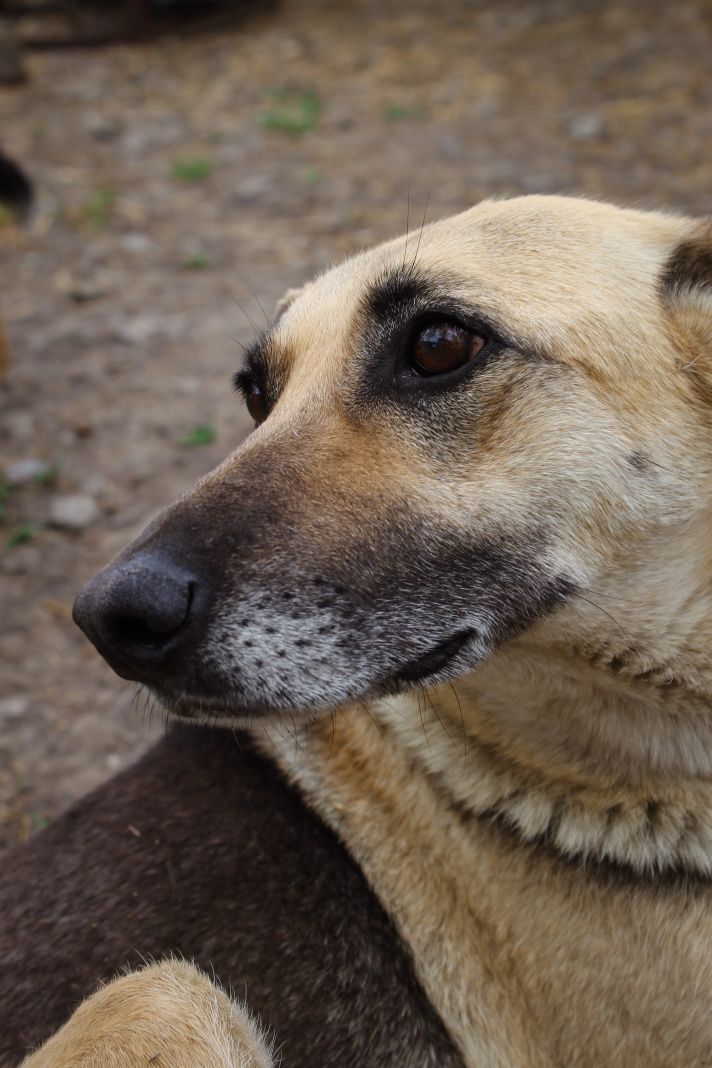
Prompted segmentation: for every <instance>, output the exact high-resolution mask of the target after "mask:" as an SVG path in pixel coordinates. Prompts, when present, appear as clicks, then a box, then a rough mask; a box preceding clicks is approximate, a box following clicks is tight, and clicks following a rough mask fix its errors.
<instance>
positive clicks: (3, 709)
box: [0, 693, 30, 720]
mask: <svg viewBox="0 0 712 1068" xmlns="http://www.w3.org/2000/svg"><path fill="white" fill-rule="evenodd" d="M29 707H30V699H29V697H25V696H24V695H23V694H21V693H18V694H13V695H12V696H11V697H3V698H0V720H2V719H20V717H21V716H24V714H25V712H26V711H27V709H28V708H29Z"/></svg>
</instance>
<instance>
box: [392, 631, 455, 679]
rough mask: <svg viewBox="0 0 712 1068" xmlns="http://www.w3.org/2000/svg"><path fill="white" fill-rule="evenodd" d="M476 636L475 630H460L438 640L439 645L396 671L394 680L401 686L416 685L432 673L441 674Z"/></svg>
mask: <svg viewBox="0 0 712 1068" xmlns="http://www.w3.org/2000/svg"><path fill="white" fill-rule="evenodd" d="M474 637H475V631H474V630H461V631H458V632H457V633H456V634H453V635H451V637H449V638H446V639H445V640H444V641H442V642H438V644H437V645H433V646H432V647H431V648H430V649H428V650H427V651H426V652H425V653H422V654H421V655H420V656H418V657H416V658H415V659H414V660H409V661H408V662H407V663H406V664H405V665H404V666H403V667H402V668H400V670H399V671H397V672H396V674H395V675H394V676H393V681H394V682H395V683H396V684H397V685H399V686H403V685H409V686H414V685H416V684H417V683H420V682H424V681H425V680H426V679H429V678H430V677H431V676H432V675H437V674H439V673H440V672H441V671H444V670H445V669H446V668H447V667H449V665H450V664H451V663H452V661H453V660H454V659H455V658H456V657H457V655H458V654H459V653H460V652H461V651H462V649H463V648H464V647H465V646H466V645H467V643H468V642H469V641H470V639H472V638H474Z"/></svg>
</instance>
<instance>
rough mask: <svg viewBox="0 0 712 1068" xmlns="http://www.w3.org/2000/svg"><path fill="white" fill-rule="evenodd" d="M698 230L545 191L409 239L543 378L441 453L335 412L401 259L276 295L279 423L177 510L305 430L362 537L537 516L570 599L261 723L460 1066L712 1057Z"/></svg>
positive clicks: (710, 602)
mask: <svg viewBox="0 0 712 1068" xmlns="http://www.w3.org/2000/svg"><path fill="white" fill-rule="evenodd" d="M707 235H708V230H707V229H706V228H705V227H704V226H703V225H702V224H700V223H697V222H695V221H694V220H689V219H684V218H677V217H673V216H665V215H658V214H649V213H641V212H634V211H624V210H620V209H615V208H611V207H608V206H606V205H602V204H594V203H590V202H587V201H583V200H567V199H563V198H542V197H530V198H523V199H521V200H516V201H503V202H489V203H485V204H482V205H480V206H478V207H477V208H474V209H472V211H471V212H468V213H465V214H464V215H462V216H458V217H457V218H455V219H449V220H445V221H443V222H439V223H436V224H433V225H432V226H430V227H428V228H426V229H425V231H424V232H423V234H422V236H421V238H420V239H418V250H417V256H418V264H419V265H420V267H421V268H422V269H423V270H424V271H426V272H427V271H430V272H433V273H435V274H437V273H438V272H441V273H443V272H444V273H446V274H447V276H448V279H449V286H450V289H451V290H452V291H453V292H455V293H456V294H458V295H460V296H461V297H462V298H463V299H467V300H469V301H472V302H475V303H477V305H478V306H479V307H480V308H482V309H483V311H484V312H485V313H489V314H490V315H492V316H494V317H496V318H497V319H499V320H500V321H505V322H506V323H507V324H509V326H510V327H511V330H512V331H513V332H515V333H516V334H517V335H519V336H520V337H521V338H523V339H525V341H526V342H527V343H528V344H530V345H531V346H532V347H533V348H535V349H536V350H537V351H540V352H542V353H543V354H544V355H543V356H542V360H545V361H550V363H551V366H552V368H553V369H555V373H554V374H552V376H551V377H550V378H548V379H546V380H545V379H544V378H543V377H539V378H537V377H536V375H533V374H532V375H528V374H522V375H520V376H519V378H517V379H516V380H515V381H513V380H512V379H511V378H507V377H506V372H505V370H502V372H501V376H502V377H501V379H497V377H496V373H495V374H494V375H493V377H492V379H491V380H490V381H489V385H487V386H486V387H485V386H483V387H482V388H483V389H488V390H489V391H490V392H489V393H488V394H487V396H486V397H485V398H484V402H483V409H484V414H483V418H482V420H481V422H480V423H479V424H478V427H477V430H476V432H475V433H476V436H477V440H468V441H465V440H463V441H462V442H461V448H460V450H459V452H458V456H457V458H456V459H453V458H452V457H451V456H450V457H448V459H447V461H442V462H441V461H440V460H439V458H438V456H437V453H436V452H434V451H433V449H432V446H431V443H429V442H419V441H417V440H416V441H414V440H413V436H412V432H411V429H410V428H409V426H408V425H407V424H406V422H405V421H402V422H399V420H398V418H394V419H393V420H392V421H391V422H389V423H388V425H378V426H374V425H370V426H369V427H368V433H367V434H364V433H363V432H362V431H361V428H360V427H359V426H358V425H357V424H355V423H354V421H353V420H351V421H349V420H348V419H346V418H345V417H344V415H343V404H342V399H343V389H344V382H345V381H346V379H347V376H348V366H349V359H350V356H351V355H352V337H353V334H354V331H355V323H356V321H357V317H358V315H359V314H360V312H359V309H360V307H361V305H360V302H361V298H362V295H363V293H364V291H365V288H366V286H367V285H368V284H369V282H370V281H372V280H373V278H374V277H375V276H377V275H378V274H379V272H381V271H382V270H383V269H384V268H385V267H388V266H393V265H394V264H398V263H400V262H403V261H405V260H406V259H407V258H408V257H409V256H412V255H413V254H414V253H415V247H414V246H415V239H414V238H412V237H411V239H410V250H409V248H408V246H406V243H405V240H404V239H400V240H399V241H396V242H392V243H390V244H388V245H385V246H382V247H381V248H378V249H375V250H372V251H370V252H367V253H364V254H363V255H361V256H358V257H356V258H354V259H352V260H349V261H348V262H347V263H345V264H343V265H342V266H340V267H338V268H336V269H334V270H332V271H330V272H329V273H327V274H326V275H324V276H323V277H321V278H319V279H317V280H316V281H315V282H314V283H312V284H310V285H309V286H307V287H305V289H304V290H303V291H301V292H300V293H299V294H298V295H297V296H296V298H295V299H293V300H290V301H289V302H288V303H287V304H286V306H285V307H284V309H283V311H282V314H281V317H280V318H279V320H278V323H277V325H276V328H275V333H274V336H273V338H272V346H273V348H275V349H276V350H277V349H278V350H279V352H280V353H281V357H280V359H281V365H280V366H281V367H282V372H280V373H284V376H285V381H286V384H285V386H284V389H283V390H282V392H281V394H280V397H279V400H278V402H277V404H276V407H275V409H274V411H273V413H272V414H271V416H270V418H269V419H268V420H267V421H266V422H265V423H264V424H263V425H262V426H261V427H260V428H258V429H257V431H256V432H255V433H254V434H253V435H252V436H251V438H250V439H249V440H248V442H247V443H246V445H245V447H244V448H243V449H242V450H240V451H239V452H238V453H236V454H235V455H234V456H233V457H230V458H228V460H226V461H225V463H224V464H223V465H221V467H220V468H218V469H217V470H216V471H215V472H213V473H212V474H211V475H209V476H207V478H206V479H205V480H203V482H202V483H201V485H200V486H199V487H198V489H197V490H196V491H195V496H196V499H197V500H200V501H202V502H204V503H205V504H206V505H207V502H208V501H209V500H210V495H211V493H212V491H213V490H214V488H215V487H216V486H219V485H220V483H221V482H222V481H223V480H226V479H229V478H231V477H232V476H233V474H234V472H236V471H238V470H241V469H243V465H245V464H249V463H250V462H251V459H250V458H251V457H254V456H255V455H258V454H259V453H260V451H261V450H264V449H267V448H269V447H271V445H272V444H273V443H274V442H275V441H279V440H294V441H296V440H297V439H299V444H300V449H299V457H300V462H301V463H302V469H303V471H304V477H305V480H306V481H307V483H308V484H309V485H310V486H311V487H313V500H314V501H315V502H316V503H315V505H314V507H315V509H316V510H317V511H318V507H319V499H320V495H321V494H323V493H324V492H326V489H325V487H328V488H330V489H331V488H333V486H334V485H335V484H337V485H338V486H339V487H341V491H342V492H343V495H344V497H346V496H347V495H348V494H349V493H352V494H354V495H357V496H358V499H359V501H361V502H368V505H369V508H368V514H369V520H370V522H372V523H373V524H374V526H377V525H378V522H379V519H380V517H381V515H382V514H384V513H383V512H382V509H383V508H384V502H385V503H387V502H388V501H397V500H407V501H408V502H410V503H411V504H412V507H413V508H414V509H422V510H423V512H426V513H428V514H433V515H436V516H437V517H438V518H439V519H440V520H446V521H447V522H448V523H449V524H450V525H451V528H452V530H453V531H454V532H457V531H461V530H477V531H481V532H483V534H490V533H492V532H495V533H497V534H501V535H502V536H505V535H511V536H515V535H522V536H524V535H525V534H526V531H527V530H528V529H530V527H531V524H532V522H533V520H535V519H536V518H537V516H541V517H542V518H544V517H547V516H550V515H555V516H556V519H557V524H556V530H557V540H556V542H555V544H552V545H551V546H550V547H549V548H548V550H547V551H548V553H549V556H548V558H547V560H546V561H544V563H546V565H547V566H549V565H550V566H551V568H552V570H554V571H557V572H558V571H561V570H564V571H565V572H566V573H567V574H569V575H571V576H572V577H573V578H574V579H575V581H576V583H577V585H578V588H579V590H580V596H574V597H572V598H571V599H570V600H568V601H567V602H566V603H565V604H564V605H562V606H561V607H560V608H558V609H557V610H556V611H554V612H553V613H552V614H550V615H549V616H547V617H545V618H543V619H542V620H540V621H539V622H538V623H536V624H535V625H533V626H531V627H529V629H528V630H525V631H524V632H523V633H522V634H521V635H520V636H519V637H516V638H514V639H513V640H511V641H509V642H506V643H505V644H504V645H502V646H501V647H500V648H499V649H498V650H497V651H496V652H494V653H493V654H492V655H490V656H489V657H488V658H487V659H486V660H485V661H484V663H482V664H481V665H480V666H479V667H478V668H477V669H476V670H474V671H473V672H471V673H470V674H469V675H468V676H467V677H465V678H464V679H462V680H460V681H458V682H456V683H455V686H454V689H451V688H448V687H442V688H440V689H437V690H434V691H432V692H431V693H429V694H423V695H421V696H420V697H419V698H418V697H414V696H410V697H405V698H397V699H396V698H393V699H382V700H379V701H374V702H372V703H371V705H370V708H369V711H370V713H371V715H370V717H369V716H367V715H366V714H365V712H364V710H363V709H362V708H361V707H355V708H352V709H346V710H341V711H340V712H339V714H338V715H337V716H336V718H335V720H334V721H333V722H332V721H331V720H330V719H326V720H323V719H317V720H316V721H314V722H311V723H310V724H309V729H308V732H307V731H306V730H305V729H304V728H302V733H300V734H298V736H297V737H296V738H294V737H290V736H289V735H288V734H285V733H284V731H283V730H282V729H281V728H280V726H279V725H278V724H276V725H275V724H273V725H271V726H270V727H269V728H267V729H266V730H263V729H261V728H260V729H257V730H256V737H257V738H258V740H259V741H260V744H261V745H262V746H263V748H264V751H265V752H266V753H269V754H271V755H272V756H273V757H275V758H276V759H277V760H278V761H279V762H280V764H281V766H282V767H283V768H284V769H285V771H286V772H287V774H288V775H289V776H290V777H291V778H292V779H293V780H294V781H295V782H296V783H297V784H298V785H299V787H300V788H301V790H302V791H303V792H304V793H305V795H306V797H307V798H308V799H309V801H310V803H311V804H312V805H314V806H315V807H316V809H317V810H318V811H319V813H320V814H321V815H322V817H323V818H324V819H325V820H326V822H327V823H328V824H330V825H331V826H332V827H333V828H335V829H336V830H337V832H338V833H339V834H340V835H341V837H342V838H343V840H344V841H345V842H346V844H347V846H348V848H349V849H350V850H351V852H352V853H353V855H354V856H355V858H356V859H357V861H358V862H359V864H360V865H361V866H362V868H363V870H364V872H365V874H366V875H367V877H368V879H369V880H370V881H371V883H372V885H373V887H374V889H375V891H376V893H377V894H378V896H379V898H380V899H381V901H382V902H383V904H384V905H385V907H386V909H387V911H388V912H389V913H390V915H391V916H392V917H393V919H394V921H395V923H396V924H397V926H398V929H399V930H400V932H401V934H402V936H403V938H404V939H405V941H406V942H407V944H408V945H409V946H410V949H411V951H412V954H413V959H414V962H415V967H416V971H417V974H418V977H419V979H420V981H421V983H422V984H423V987H424V989H425V990H426V992H427V994H428V996H429V998H430V999H431V1001H432V1003H433V1005H434V1006H435V1008H436V1009H437V1011H438V1012H439V1013H440V1015H441V1017H442V1019H443V1021H444V1023H445V1025H446V1027H447V1029H448V1030H449V1032H450V1034H451V1035H452V1036H453V1038H454V1039H455V1041H456V1043H457V1045H458V1047H459V1048H460V1050H461V1052H462V1055H463V1058H464V1061H465V1063H466V1064H467V1065H468V1066H471V1068H515V1066H516V1068H539V1066H542V1068H544V1066H553V1065H560V1066H563V1065H566V1066H567V1068H578V1066H580V1068H588V1066H590V1068H593V1066H596V1068H600V1066H601V1065H611V1066H613V1065H625V1066H626V1068H636V1066H640V1068H643V1066H645V1068H651V1066H659V1068H689V1066H692V1065H695V1066H702V1065H712V1025H711V1024H710V1016H711V1013H710V1009H711V1007H712V954H710V952H709V944H710V937H711V936H712V895H710V893H709V889H708V880H709V878H710V876H712V658H711V657H710V648H712V542H711V540H710V530H712V491H711V490H710V473H711V472H712V433H711V432H710V431H711V423H712V418H711V417H712V410H711V409H710V404H712V388H711V386H712V327H711V326H710V322H711V318H710V316H711V314H712V309H711V308H710V297H709V291H708V290H707V288H706V287H705V286H704V285H698V284H697V283H695V284H693V285H690V286H686V285H685V283H684V278H683V279H682V281H681V282H680V283H679V284H675V285H674V286H672V287H669V288H668V290H667V291H666V292H664V291H663V290H662V289H661V278H662V276H663V274H664V271H665V267H666V264H667V263H668V262H669V260H670V257H671V256H672V255H673V254H674V252H675V249H676V248H678V247H679V246H680V245H681V244H684V243H691V245H692V246H695V243H702V244H703V245H704V247H705V248H706V249H707V252H708V253H709V245H708V244H707V241H708V237H707ZM569 372H571V373H569ZM315 426H318V427H319V428H320V433H319V434H316V433H315V432H313V428H314V427H315ZM640 467H645V473H644V474H643V473H641V470H640V469H639V468H640ZM310 499H311V498H310ZM364 507H365V506H364ZM345 514H348V513H345ZM327 535H328V532H327V534H324V536H327ZM344 537H345V538H347V537H348V531H347V533H346V534H345V535H344ZM610 861H613V862H614V866H613V867H607V866H606V865H607V864H608V862H610ZM673 869H675V870H676V871H677V872H679V871H680V870H682V871H683V872H686V873H688V875H689V876H690V879H689V881H686V880H685V879H681V878H679V877H675V876H672V875H671V874H670V871H671V870H673ZM248 996H249V992H248ZM126 1063H127V1064H129V1063H130V1064H133V1063H137V1064H138V1063H139V1062H138V1061H127V1062H126Z"/></svg>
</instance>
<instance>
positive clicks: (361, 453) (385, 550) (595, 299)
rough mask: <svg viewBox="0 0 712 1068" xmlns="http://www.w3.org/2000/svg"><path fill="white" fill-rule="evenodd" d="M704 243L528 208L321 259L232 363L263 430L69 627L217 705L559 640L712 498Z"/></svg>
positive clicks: (94, 588)
mask: <svg viewBox="0 0 712 1068" xmlns="http://www.w3.org/2000/svg"><path fill="white" fill-rule="evenodd" d="M698 241H699V248H698V243H697V242H698ZM703 245H704V247H708V246H706V244H705V243H704V241H703V238H702V237H699V234H698V230H697V229H696V226H695V224H693V223H692V222H690V220H684V219H676V218H671V217H667V216H661V215H656V214H645V213H638V212H627V211H621V210H619V209H615V208H610V207H607V206H604V205H599V204H593V203H589V202H586V201H579V200H567V199H563V198H543V197H532V198H524V199H521V200H513V201H503V202H499V203H493V202H488V203H485V204H482V205H480V206H479V207H477V208H475V209H473V210H471V211H469V212H466V213H465V214H464V215H461V216H457V217H455V218H452V219H448V220H446V221H444V222H439V223H435V224H433V225H431V226H429V227H427V228H426V229H425V230H423V232H422V233H421V234H416V235H411V236H410V238H409V239H407V240H406V239H405V238H403V239H400V240H398V241H394V242H392V243H390V244H387V245H385V246H382V247H380V248H377V249H375V250H373V251H370V252H367V253H364V254H362V255H360V256H358V257H356V258H354V259H352V260H349V261H347V262H346V263H344V264H342V265H341V266H339V267H337V268H335V269H333V270H331V271H329V272H328V273H326V274H324V275H323V276H321V277H320V278H318V279H317V280H316V281H314V282H313V283H311V284H310V285H308V286H307V287H306V288H305V289H304V290H302V291H301V292H299V293H298V294H297V295H296V297H294V298H293V299H292V300H291V301H290V302H289V303H288V305H287V306H286V307H285V308H284V309H283V310H282V312H281V314H280V315H279V317H278V319H277V321H276V322H275V323H274V325H273V326H272V328H271V329H269V330H268V331H267V332H266V333H265V334H264V336H262V337H261V338H259V339H258V340H257V341H256V342H255V344H254V345H253V346H252V347H251V349H250V351H249V352H248V354H247V358H246V361H245V365H244V367H243V369H242V370H241V371H240V372H239V373H238V375H237V376H236V377H237V384H238V386H239V388H240V390H241V391H242V392H243V393H244V395H245V398H246V401H247V404H248V407H249V408H250V411H251V412H252V413H253V415H254V416H255V418H256V421H257V424H258V425H257V426H256V428H255V430H254V432H253V433H252V434H251V435H250V437H249V438H248V439H247V441H246V442H245V443H244V444H243V446H242V447H241V448H240V449H238V450H237V451H236V452H235V453H234V454H232V455H231V456H230V457H228V458H227V459H226V460H225V461H224V463H222V464H221V465H220V467H218V468H217V469H216V470H214V471H213V472H211V473H210V474H209V475H207V476H206V477H205V478H203V479H202V480H201V481H200V482H199V483H198V484H197V485H196V486H195V488H194V489H193V490H191V491H190V492H189V493H187V494H186V495H185V496H184V497H182V498H181V499H180V500H179V501H178V502H176V503H175V504H174V505H172V506H171V507H170V508H168V509H167V510H166V511H165V512H164V513H163V514H162V515H161V516H160V517H159V518H158V519H157V520H156V521H155V522H154V523H153V524H151V526H150V527H149V528H148V529H147V530H146V531H145V532H144V533H143V534H142V535H141V537H139V539H138V540H137V541H136V542H134V544H133V545H132V546H130V547H129V548H128V549H127V550H126V551H125V552H124V553H123V554H122V555H121V556H120V557H119V558H118V560H117V561H115V562H114V563H113V564H112V565H110V567H109V568H107V569H105V571H104V572H102V573H100V575H99V576H97V578H96V579H94V580H93V582H92V583H90V585H89V587H88V588H87V589H86V590H85V592H84V593H83V594H82V595H81V597H80V598H79V601H78V602H77V608H76V615H77V618H78V621H79V622H80V624H81V625H82V626H83V627H84V629H85V630H86V631H87V633H88V634H89V636H90V638H91V639H92V640H93V641H94V642H95V644H96V645H97V647H98V648H99V650H100V651H101V652H102V653H103V654H104V655H105V656H106V658H107V659H108V660H109V662H110V663H111V664H112V666H113V667H114V668H115V669H116V670H117V671H118V672H119V673H120V674H122V675H125V676H126V677H129V678H136V679H140V680H141V681H144V682H146V683H147V684H149V685H150V686H151V688H152V689H153V690H154V691H155V692H156V693H157V694H158V695H159V696H160V697H161V699H162V700H163V701H164V702H165V703H166V704H167V705H169V706H170V707H172V708H173V710H174V711H177V712H178V713H179V714H183V715H186V716H189V715H196V714H201V715H203V714H208V713H211V712H212V713H214V714H215V715H216V716H220V717H221V718H223V719H224V718H225V717H231V716H235V717H245V716H255V715H264V714H265V713H270V712H293V711H295V710H312V709H313V710H319V709H326V708H332V707H334V706H335V705H338V704H340V703H343V702H347V701H352V700H358V699H360V698H364V697H367V696H369V695H372V694H377V693H384V692H392V691H395V690H398V689H402V688H406V687H409V686H412V685H414V684H416V683H424V684H425V683H430V682H436V681H437V682H439V681H443V680H446V679H449V678H454V677H456V676H458V675H461V674H463V673H464V672H466V671H468V670H469V669H471V668H473V667H475V666H476V665H477V663H478V662H479V661H480V660H481V659H482V658H483V657H484V656H486V655H487V654H488V653H489V652H490V651H492V650H493V649H495V648H496V647H498V646H500V645H501V644H502V643H504V642H506V641H508V640H510V639H511V638H512V637H514V636H515V635H517V634H518V633H520V632H521V631H522V630H523V629H525V628H528V627H530V626H531V625H532V624H533V623H535V622H537V621H541V620H546V619H554V620H556V621H557V623H556V626H557V627H559V630H560V631H561V630H562V629H563V630H565V628H566V626H567V622H566V621H567V611H568V607H567V606H569V605H570V604H571V603H573V602H575V600H576V599H577V598H578V597H579V596H581V595H585V593H586V591H587V590H590V589H592V588H593V589H595V588H596V586H597V584H600V583H602V582H605V581H609V580H610V577H611V576H612V575H617V576H622V577H624V576H625V574H626V568H627V567H628V565H629V561H630V562H631V563H630V566H631V567H632V566H633V563H632V561H635V567H636V568H637V569H638V571H639V565H640V559H641V554H642V555H643V556H644V555H645V553H647V552H649V549H650V545H651V544H652V543H653V541H654V539H655V538H656V537H657V536H663V535H664V534H665V532H669V530H670V528H671V527H672V526H674V525H675V524H677V523H681V522H684V521H685V520H686V518H687V517H689V515H690V514H691V513H692V512H693V511H694V509H695V508H697V507H699V506H700V504H701V502H702V497H701V490H700V486H699V480H698V479H697V478H696V476H695V472H696V470H697V469H699V468H700V467H707V463H708V460H707V459H705V462H704V463H703V464H701V463H700V452H701V451H703V450H706V451H707V452H709V446H710V444H711V442H710V436H709V414H710V413H709V408H708V405H707V392H708V390H709V385H708V382H707V379H706V373H707V372H706V368H705V367H704V365H703V364H697V360H698V355H697V350H696V348H695V346H696V345H699V346H701V347H704V342H703V341H700V332H699V331H698V330H697V328H696V327H697V324H696V323H695V324H692V325H691V324H690V322H688V321H685V322H684V323H683V322H682V320H681V319H680V318H679V317H678V316H677V312H678V310H679V309H680V308H681V307H682V306H683V305H684V304H685V301H686V300H687V296H684V294H687V295H688V296H689V294H690V293H692V294H693V297H694V294H695V293H697V292H701V291H702V289H703V288H704V284H706V282H705V281H704V279H703V284H698V283H697V282H695V281H694V278H695V277H696V276H697V275H699V273H700V270H701V268H700V263H701V262H703V261H704V248H703ZM681 250H682V251H681ZM696 250H697V251H696ZM698 253H699V254H698ZM708 265H709V264H708ZM690 279H692V281H690ZM688 282H689V284H688ZM695 300H696V298H694V299H691V300H689V301H687V302H688V304H691V305H694V304H695ZM691 360H694V361H695V367H694V368H691V367H690V366H689V365H690V361H691ZM686 363H687V364H688V366H685V365H686ZM703 503H704V505H705V506H707V505H708V503H709V502H708V501H707V500H705V501H704V502H703ZM653 566H654V564H653V561H651V568H652V567H653Z"/></svg>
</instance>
